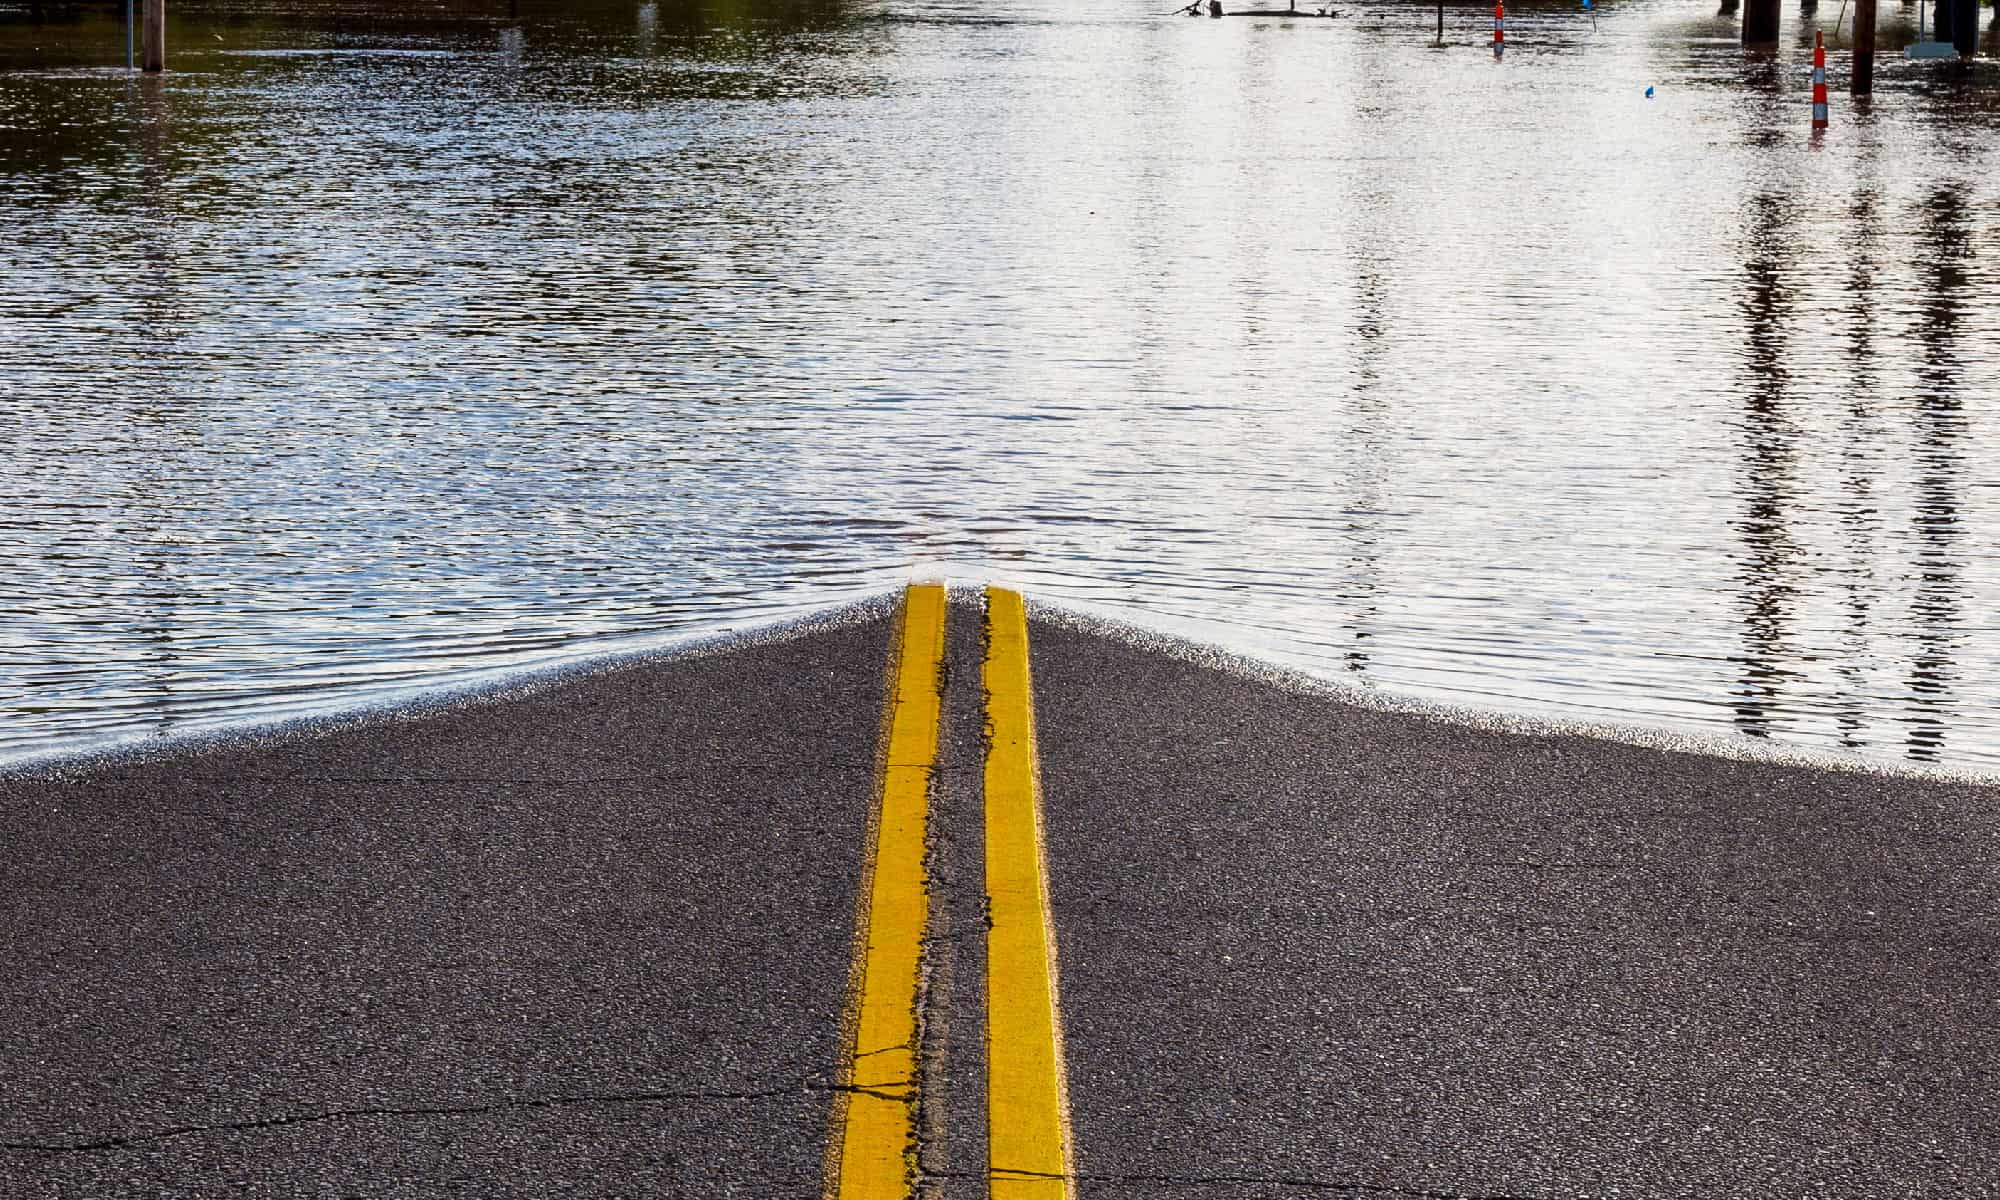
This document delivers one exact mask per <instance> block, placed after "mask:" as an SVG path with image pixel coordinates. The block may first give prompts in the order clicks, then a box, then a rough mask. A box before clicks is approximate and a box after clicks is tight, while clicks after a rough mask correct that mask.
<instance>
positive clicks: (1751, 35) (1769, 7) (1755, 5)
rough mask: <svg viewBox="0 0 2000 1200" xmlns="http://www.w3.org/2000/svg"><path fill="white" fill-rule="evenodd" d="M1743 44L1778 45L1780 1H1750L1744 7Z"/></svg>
mask: <svg viewBox="0 0 2000 1200" xmlns="http://www.w3.org/2000/svg"><path fill="white" fill-rule="evenodd" d="M1743 44H1744V45H1746V46H1775V45H1777V44H1778V0H1748V3H1746V4H1744V6H1743Z"/></svg>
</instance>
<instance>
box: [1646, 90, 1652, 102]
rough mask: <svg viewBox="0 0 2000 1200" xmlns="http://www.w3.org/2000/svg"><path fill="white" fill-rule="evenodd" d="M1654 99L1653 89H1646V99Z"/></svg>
mask: <svg viewBox="0 0 2000 1200" xmlns="http://www.w3.org/2000/svg"><path fill="white" fill-rule="evenodd" d="M1652 98H1653V89H1652V88H1647V89H1646V99H1648V100H1651V99H1652Z"/></svg>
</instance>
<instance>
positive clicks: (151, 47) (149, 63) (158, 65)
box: [139, 0, 167, 72]
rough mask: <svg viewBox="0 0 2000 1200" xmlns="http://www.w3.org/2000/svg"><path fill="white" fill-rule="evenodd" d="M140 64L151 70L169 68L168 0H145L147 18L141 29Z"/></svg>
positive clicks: (142, 67) (143, 67) (156, 70)
mask: <svg viewBox="0 0 2000 1200" xmlns="http://www.w3.org/2000/svg"><path fill="white" fill-rule="evenodd" d="M139 66H140V69H141V70H144V71H149V72H159V71H164V70H166V69H167V0H145V20H144V22H143V23H142V25H141V27H140V31H139Z"/></svg>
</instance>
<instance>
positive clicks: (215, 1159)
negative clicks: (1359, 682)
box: [0, 597, 2000, 1200]
mask: <svg viewBox="0 0 2000 1200" xmlns="http://www.w3.org/2000/svg"><path fill="white" fill-rule="evenodd" d="M896 642H897V638H896V633H895V625H894V623H893V622H892V621H891V620H890V619H888V618H883V617H877V618H871V619H859V620H856V621H853V622H849V623H846V624H837V625H835V626H833V627H830V628H824V629H817V630H814V631H810V632H805V633H801V634H800V635H798V636H793V637H789V638H785V639H780V640H772V641H767V642H764V643H760V644H755V645H749V646H745V647H741V648H737V649H732V650H729V651H727V652H713V653H705V654H700V655H695V656H689V657H683V658H677V659H670V660H666V661H662V662H652V663H645V664H639V665H634V666H629V667H624V668H620V669H617V670H613V671H607V672H602V673H598V674H593V675H589V676H585V677H580V678H575V679H571V680H568V681H565V682H561V683H557V684H552V685H547V686H544V687H541V688H539V689H538V690H535V691H533V692H532V693H530V694H528V695H526V696H525V697H517V698H514V699H509V700H505V701H499V702H490V703H479V704H472V705H467V706H462V707H458V708H454V709H451V710H448V711H443V712H435V713H429V714H421V715H412V716H406V717H401V718H394V719H383V720H378V721H374V722H371V723H367V724H362V725H359V726H356V727H352V728H347V729H344V730H339V731H335V732H331V733H325V734H322V735H318V736H313V737H303V738H298V737H295V738H290V739H281V740H275V741H267V742H259V743H250V744H243V745H235V746H225V747H218V748H208V749H202V750H198V751H189V752H185V753H178V754H174V755H171V756H167V757H155V758H150V759H134V760H125V761H113V762H108V763H98V764H94V765H90V766H88V767H85V768H80V769H76V770H71V771H66V772H63V773H60V774H55V775H46V774H45V775H40V776H36V775H16V776H14V777H11V778H4V779H0V843H4V844H5V846H6V848H7V852H6V854H5V856H4V857H0V918H4V919H0V963H4V965H5V969H4V970H3V971H0V1044H4V1046H5V1054H4V1056H0V1196H5V1197H15V1196H20V1197H43V1196H47V1197H141V1196H144V1197H168V1196H170V1197H183V1196H187V1197H192V1196H204V1197H206V1196H216V1195H269V1196H370V1197H373V1196H431V1195H452V1194H463V1195H471V1196H482V1197H485V1196H544V1195H563V1196H571V1195H574V1196H673V1197H680V1196H686V1197H706V1196H753V1197H800V1198H813V1197H819V1196H821V1195H822V1194H824V1192H825V1190H826V1188H827V1187H828V1184H827V1165H826V1164H827V1162H828V1147H829V1144H830V1139H832V1138H833V1137H835V1136H836V1134H835V1131H834V1128H833V1126H834V1124H835V1123H836V1121H837V1117H838V1113H837V1109H838V1107H839V1106H837V1105H836V1104H835V1102H834V1101H835V1097H836V1095H837V1094H838V1092H839V1089H840V1088H841V1087H842V1086H843V1081H844V1080H846V1079H847V1078H848V1077H849V1076H848V1074H847V1072H848V1071H849V1069H850V1067H849V1062H848V1056H849V1055H850V1054H851V1052H852V1047H851V1045H850V1039H851V1037H852V1034H851V1030H850V1022H851V1013H850V1009H851V1007H852V1003H853V989H854V987H855V983H854V979H855V961H856V958H855V955H856V937H857V919H858V917H857V908H858V906H859V904H860V897H861V894H862V885H863V883H864V882H865V879H866V878H867V871H868V863H869V858H868V853H869V850H868V848H869V845H870V844H871V843H870V839H871V837H872V834H871V828H870V822H871V813H872V812H873V807H874V805H875V804H876V802H877V800H878V797H879V794H880V788H881V756H882V752H883V751H882V739H883V736H884V729H885V720H884V705H885V691H886V688H887V686H888V684H887V681H888V679H889V678H890V674H889V672H890V668H891V665H892V664H893V662H894V654H895V647H896ZM1029 642H1030V648H1031V661H1032V668H1033V670H1032V678H1033V684H1034V703H1035V706H1036V711H1037V723H1036V730H1037V732H1036V736H1037V738H1038V741H1039V755H1040V758H1039V763H1040V776H1041V784H1042V804H1043V829H1044V853H1045V857H1046V862H1047V888H1048V904H1049V907H1050V911H1051V916H1052V925H1053V929H1054V934H1055V960H1056V964H1057V968H1056V969H1057V976H1058V986H1059V990H1060V1011H1061V1022H1062V1038H1063V1043H1062V1044H1063V1057H1062V1062H1063V1065H1064V1068H1065V1070H1066V1074H1067V1079H1066V1091H1067V1103H1068V1108H1069V1140H1070V1144H1069V1147H1068V1153H1069V1155H1070V1158H1071V1160H1072V1161H1073V1164H1074V1176H1075V1177H1074V1179H1073V1181H1072V1186H1073V1189H1074V1193H1075V1194H1076V1195H1079V1196H1084V1197H1105V1198H1107V1200H1109V1198H1113V1197H1119V1198H1122V1197H1139V1196H1149V1197H1150V1196H1164V1197H1191V1198H1192V1197H1217V1198H1220V1197H1230V1198H1232V1200H1234V1198H1249V1197H1287V1198H1290V1197H1304V1196H1322V1195H1359V1196H1368V1195H1380V1196H1417V1197H1520V1198H1524V1200H1525V1198H1535V1200H1553V1198H1555V1197H1581V1196H1593V1197H1601V1196H1621V1197H1654V1196H1657V1197H1668V1196H1703V1197H1712V1196H1730V1197H1773V1198H1777V1197H1787V1198H1798V1197H1822V1196H1823V1197H1885V1198H1886V1197H1909V1196H1938V1197H1943V1196H1954V1197H1958V1196H1987V1195H1993V1196H2000V1117H1996V1115H1995V1104H1994V1101H1993V1099H1992V1097H1993V1094H1994V1092H1995V1090H1996V1084H2000V1079H1996V1077H1995V1069H1996V1065H2000V965H1996V962H1995V953H1996V950H2000V936H1997V935H2000V866H1996V864H1997V863H2000V789H1995V788H1987V787H1975V786H1970V785H1957V784H1946V783H1933V782H1925V781H1916V780H1912V779H1907V778H1892V777H1888V776H1883V775H1875V774H1867V773H1860V772H1833V771H1823V770H1816V769H1808V768H1801V767H1789V766H1778V765H1773V764H1768V763H1755V762H1746V761H1738V760H1731V759H1719V758H1710V757H1702V756H1697V755H1691V754H1682V753H1674V752H1669V751H1664V750H1657V749H1646V748H1640V747H1634V746H1628V745H1622V744H1616V743H1611V742H1605V741H1598V740H1592V739H1588V738H1583V737H1576V736H1569V735H1561V734H1547V735H1528V734H1518V733H1501V732H1494V731H1491V730H1483V729H1476V728H1472V727H1469V726H1464V725H1457V724H1452V723H1449V722H1445V721H1442V720H1433V719H1429V718H1425V717H1420V716H1411V715H1405V714H1391V713H1385V712H1378V711H1372V710H1367V709H1361V708H1355V707H1352V706H1349V705H1345V704H1342V703H1339V702H1337V701H1335V700H1332V699H1328V698H1325V697H1319V696H1313V695H1307V694H1302V693H1300V692H1297V691H1293V690H1287V689H1286V688H1283V687H1281V686H1277V685H1274V684H1271V683H1267V682H1260V681H1257V680H1254V679H1250V678H1247V677H1244V676H1241V675H1238V674H1233V673H1231V672H1229V671H1226V670H1223V669H1219V668H1217V667H1214V666H1210V665H1204V664H1202V663H1200V662H1198V661H1193V660H1190V659H1187V658H1183V657H1176V656H1173V655H1170V654H1165V653H1161V652H1159V651H1158V650H1157V649H1155V648H1145V647H1140V646H1135V645H1133V644H1131V643H1129V642H1126V641H1123V640H1120V639H1118V638H1116V637H1112V636H1107V635H1105V634H1103V633H1100V632H1097V631H1093V630H1089V629H1085V628H1080V627H1076V626H1074V625H1071V624H1069V623H1063V624H1051V623H1048V622H1043V621H1036V622H1033V623H1031V625H1030V638H1029ZM943 644H944V657H943V665H942V670H941V672H940V674H939V684H938V686H939V689H940V693H941V699H942V704H941V707H940V720H939V725H940V734H939V739H938V749H937V760H936V771H935V776H934V782H933V786H932V789H931V799H930V818H929V819H930V830H929V845H930V853H929V884H928V887H929V902H928V913H929V926H928V933H927V935H926V938H925V950H924V979H923V986H922V990H921V993H920V995H919V996H918V997H917V1003H918V1005H919V1007H920V1009H921V1014H920V1015H921V1034H920V1036H921V1039H922V1050H923V1056H922V1058H923V1064H922V1080H921V1083H922V1088H921V1095H920V1096H919V1097H918V1099H917V1101H916V1110H915V1111H916V1121H915V1130H916V1134H915V1137H916V1142H915V1145H914V1146H913V1147H912V1150H911V1161H912V1163H913V1164H914V1165H913V1187H914V1188H915V1189H916V1190H917V1191H918V1192H919V1193H920V1194H923V1195H929V1196H942V1197H953V1198H956V1197H977V1196H985V1195H986V1194H987V1189H988V1174H987V1171H988V1164H987V1162H986V1158H987V1154H988V1139H987V1130H986V1120H987V1109H988V1101H989V1097H988V1096H987V1094H986V1081H985V1070H986V1056H987V1041H988V1029H987V1026H986V1021H985V1009H986V1002H987V996H986V984H987V980H986V977H985V971H986V961H987V960H986V953H985V940H984V939H985V936H986V935H988V924H989V920H990V915H989V914H990V906H989V905H988V903H987V900H986V897H985V895H984V894H983V892H982V879H983V878H984V871H985V869H986V864H985V862H984V858H983V851H982V840H981V822H982V819H983V818H982V774H981V768H982V762H983V759H984V755H985V753H986V737H985V730H986V727H987V718H986V716H985V714H984V713H983V712H982V707H981V706H982V703H983V701H984V690H983V687H982V682H981V673H980V672H981V660H982V655H983V654H985V653H986V645H987V640H986V638H985V637H984V631H983V630H982V627H981V616H980V612H979V610H978V608H977V606H976V604H973V603H968V602H967V600H966V598H964V597H961V598H960V599H959V601H958V602H957V603H955V604H954V605H953V607H952V608H951V611H950V620H949V623H948V625H947V630H946V633H945V636H944V642H943ZM860 917H861V919H865V913H862V914H860ZM835 1186H836V1187H837V1183H836V1185H835Z"/></svg>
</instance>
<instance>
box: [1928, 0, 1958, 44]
mask: <svg viewBox="0 0 2000 1200" xmlns="http://www.w3.org/2000/svg"><path fill="white" fill-rule="evenodd" d="M1951 7H1952V6H1951V0H1936V3H1934V4H1932V5H1931V40H1932V41H1934V42H1948V41H1951V40H1952V39H1951V23H1952V22H1951V18H1952V15H1953V14H1952V11H1951Z"/></svg>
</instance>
